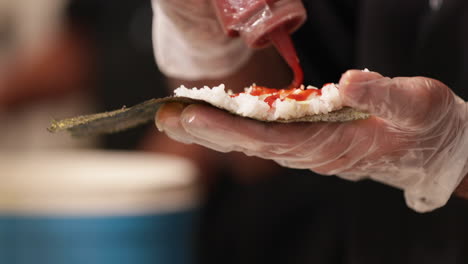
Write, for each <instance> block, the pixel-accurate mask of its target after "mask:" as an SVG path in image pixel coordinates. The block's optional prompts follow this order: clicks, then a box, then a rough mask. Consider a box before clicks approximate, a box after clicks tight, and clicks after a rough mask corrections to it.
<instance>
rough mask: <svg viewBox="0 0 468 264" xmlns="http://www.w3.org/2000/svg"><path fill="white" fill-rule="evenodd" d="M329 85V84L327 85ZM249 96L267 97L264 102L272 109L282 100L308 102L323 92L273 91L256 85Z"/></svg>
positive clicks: (233, 95) (305, 90) (235, 95)
mask: <svg viewBox="0 0 468 264" xmlns="http://www.w3.org/2000/svg"><path fill="white" fill-rule="evenodd" d="M327 85H328V84H327ZM239 94H241V93H237V94H232V95H230V96H231V97H237V96H239ZM249 94H250V95H252V96H263V95H267V96H266V97H265V98H264V99H263V101H264V102H265V103H267V104H268V105H269V106H270V107H273V103H274V102H275V101H276V100H277V99H280V100H281V101H284V100H285V99H291V100H296V101H306V100H308V99H309V98H310V96H312V95H315V96H320V95H322V91H321V90H319V89H301V88H289V89H281V90H278V89H272V88H267V87H264V86H258V85H254V86H252V87H251V88H250V91H249Z"/></svg>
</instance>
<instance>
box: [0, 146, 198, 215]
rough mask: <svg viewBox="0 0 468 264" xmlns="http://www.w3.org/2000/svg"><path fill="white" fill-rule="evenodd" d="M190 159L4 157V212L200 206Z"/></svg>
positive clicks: (98, 154) (0, 158) (0, 157)
mask: <svg viewBox="0 0 468 264" xmlns="http://www.w3.org/2000/svg"><path fill="white" fill-rule="evenodd" d="M195 177H196V170H195V168H194V166H193V165H192V164H191V163H190V162H189V161H187V160H185V159H182V158H179V157H174V156H168V155H162V154H149V153H138V152H107V151H49V152H34V153H0V213H2V212H3V213H11V212H13V213H26V214H38V213H39V214H129V213H142V212H159V211H167V210H170V211H173V210H182V209H186V208H190V207H193V206H195V205H196V204H197V203H198V199H197V189H198V188H197V185H196V181H195Z"/></svg>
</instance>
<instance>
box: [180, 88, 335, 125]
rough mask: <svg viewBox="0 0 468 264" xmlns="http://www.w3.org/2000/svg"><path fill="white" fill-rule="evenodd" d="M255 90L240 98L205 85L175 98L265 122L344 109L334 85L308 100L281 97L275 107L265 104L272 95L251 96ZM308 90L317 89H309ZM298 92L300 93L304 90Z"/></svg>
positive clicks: (248, 90)
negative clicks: (208, 105) (182, 98)
mask: <svg viewBox="0 0 468 264" xmlns="http://www.w3.org/2000/svg"><path fill="white" fill-rule="evenodd" d="M252 87H253V86H250V87H248V88H246V89H245V92H244V93H240V94H237V95H236V96H233V93H232V92H231V91H230V90H228V91H226V90H225V86H224V84H221V85H219V86H215V87H213V88H209V87H207V86H205V87H203V88H200V89H197V88H187V87H185V86H180V87H179V88H177V89H176V90H175V91H174V94H175V97H188V98H192V99H196V100H203V101H205V102H207V103H209V104H212V105H214V106H216V107H218V108H221V109H225V110H227V111H229V112H232V113H235V114H238V115H241V116H245V117H250V118H254V119H257V120H265V121H277V120H289V119H298V118H302V117H304V116H311V115H319V114H328V113H330V112H333V111H336V110H340V109H342V108H343V103H342V100H341V97H340V93H339V90H338V87H337V85H335V84H332V83H330V84H326V85H325V86H324V87H322V89H321V94H316V93H312V94H311V95H310V96H309V97H308V98H307V99H306V100H303V101H297V100H294V99H289V98H284V99H279V98H278V99H276V100H275V101H274V102H273V104H271V107H270V105H269V104H268V103H266V102H265V101H264V99H265V98H266V97H268V96H269V95H268V94H266V95H260V96H255V95H250V94H249V93H250V91H251V90H252ZM302 88H303V87H302ZM307 89H317V88H316V87H313V86H307ZM295 92H300V90H297V91H295Z"/></svg>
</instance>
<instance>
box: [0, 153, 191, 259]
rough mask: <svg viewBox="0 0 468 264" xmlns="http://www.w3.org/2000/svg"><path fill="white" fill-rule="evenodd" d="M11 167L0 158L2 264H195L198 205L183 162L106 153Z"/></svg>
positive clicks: (188, 168)
mask: <svg viewBox="0 0 468 264" xmlns="http://www.w3.org/2000/svg"><path fill="white" fill-rule="evenodd" d="M109 158H110V159H109ZM15 159H18V157H16V158H15V157H14V155H13V156H12V157H10V158H5V157H0V164H1V165H2V169H3V172H5V171H6V172H7V174H6V175H8V176H4V175H2V176H0V180H3V182H4V184H3V185H2V186H4V188H2V187H0V263H1V264H3V263H5V264H42V263H44V264H111V263H112V264H150V263H151V264H159V263H168V264H190V263H193V262H194V261H193V260H194V244H193V242H194V235H195V234H196V232H197V229H196V226H197V219H198V210H197V204H198V198H197V187H196V184H195V181H194V170H193V168H192V167H191V165H189V164H187V162H186V161H184V160H179V159H176V158H173V157H166V156H157V155H146V154H145V155H143V154H136V153H107V152H85V153H83V152H80V153H72V154H70V153H60V154H57V153H54V154H51V153H47V154H44V153H43V154H42V157H41V158H39V157H38V156H36V157H32V156H31V157H30V158H25V157H24V156H22V159H21V162H18V161H17V160H16V161H15ZM48 160H49V161H50V160H53V161H54V166H53V170H48V169H45V168H47V167H49V166H48V165H47V164H50V162H48ZM70 160H71V161H72V162H70V163H67V162H68V161H70ZM95 161H98V162H95ZM57 162H59V163H60V164H64V163H65V166H64V167H62V169H59V170H57V165H56V164H57ZM77 163H78V164H79V166H75V165H76V164H77ZM7 164H9V165H7ZM20 164H22V166H20V167H18V166H19V165H20ZM31 164H32V165H31ZM38 164H41V165H38ZM129 164H130V166H129ZM162 164H164V165H162ZM134 165H136V167H137V168H138V169H141V167H144V169H143V170H141V171H144V173H142V172H141V171H140V172H138V173H137V174H135V171H138V170H136V169H135V168H132V166H134ZM161 166H165V167H168V168H170V169H167V170H164V169H162V167H161ZM59 167H60V166H59ZM111 167H113V168H112V169H111ZM5 168H10V169H6V170H5ZM31 169H33V170H31ZM116 169H117V170H119V173H120V175H119V176H117V177H114V178H112V177H111V176H112V172H115V171H116ZM70 170H72V171H73V172H70ZM123 170H127V172H125V171H123ZM57 171H58V172H60V173H58V175H55V174H56V172H57ZM106 171H109V173H110V174H109V175H107V176H103V174H106V173H107V172H106ZM33 172H34V173H33ZM146 172H148V173H146ZM168 172H170V173H168ZM32 174H34V175H32ZM114 175H115V174H114ZM151 175H154V177H152V176H151ZM70 177H71V179H70ZM76 177H81V179H79V178H76ZM168 177H169V180H167V178H168ZM59 178H60V179H59ZM109 179H112V180H113V181H109ZM5 184H6V185H7V186H8V187H9V188H6V187H5Z"/></svg>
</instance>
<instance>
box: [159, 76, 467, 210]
mask: <svg viewBox="0 0 468 264" xmlns="http://www.w3.org/2000/svg"><path fill="white" fill-rule="evenodd" d="M340 90H341V95H342V99H343V102H344V104H345V105H348V106H351V107H354V108H356V109H359V110H361V111H366V112H369V113H371V114H372V115H373V116H372V117H371V118H369V119H366V120H360V121H354V122H346V123H290V124H279V123H262V122H258V121H254V120H248V119H245V118H241V117H236V116H233V115H230V114H227V113H225V112H222V111H220V110H217V109H214V108H210V107H207V106H201V105H190V106H188V107H184V106H182V105H167V106H164V107H163V108H162V109H161V110H160V111H159V112H158V113H157V118H156V122H157V126H158V128H159V129H160V130H163V131H165V132H166V133H167V134H168V135H169V136H170V137H172V138H174V139H176V140H179V141H182V142H185V143H197V144H201V145H203V146H206V147H209V148H212V149H215V150H218V151H224V152H227V151H242V152H244V153H246V154H247V155H255V156H259V157H263V158H266V159H273V160H275V161H276V162H278V163H279V164H281V165H283V166H287V167H291V168H303V169H310V170H313V171H315V172H318V173H321V174H328V175H331V174H337V175H339V176H340V177H343V178H346V179H350V180H359V179H363V178H371V179H373V180H376V181H379V182H382V183H385V184H389V185H392V186H395V187H398V188H401V189H403V190H404V195H405V198H406V202H407V204H408V206H410V207H411V208H413V209H414V210H416V211H419V212H425V211H430V210H433V209H435V208H438V207H441V206H443V205H444V204H445V203H446V202H447V200H448V199H449V198H450V195H451V194H452V192H453V191H454V189H455V188H456V187H457V185H458V184H459V183H460V181H461V180H462V179H463V177H464V176H465V175H466V173H467V158H468V138H467V133H466V127H467V122H468V115H467V104H466V102H464V101H463V100H461V99H460V98H458V97H457V96H456V95H454V94H453V93H452V91H451V90H450V89H449V88H448V87H447V86H445V85H444V84H442V83H440V82H438V81H436V80H433V79H428V78H423V77H413V78H394V79H390V78H385V77H382V76H381V75H380V74H378V73H375V72H361V71H355V70H354V71H348V72H347V73H345V74H344V75H343V76H342V78H341V80H340Z"/></svg>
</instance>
